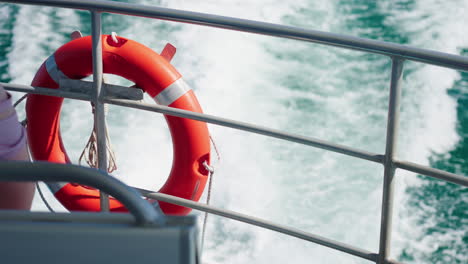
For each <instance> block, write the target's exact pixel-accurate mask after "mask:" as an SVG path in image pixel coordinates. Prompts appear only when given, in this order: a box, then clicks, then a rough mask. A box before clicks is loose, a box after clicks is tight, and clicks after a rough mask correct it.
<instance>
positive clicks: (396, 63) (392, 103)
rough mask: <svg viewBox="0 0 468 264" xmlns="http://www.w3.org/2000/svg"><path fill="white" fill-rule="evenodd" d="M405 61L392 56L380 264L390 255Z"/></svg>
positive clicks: (378, 260)
mask: <svg viewBox="0 0 468 264" xmlns="http://www.w3.org/2000/svg"><path fill="white" fill-rule="evenodd" d="M403 63H404V60H403V59H401V58H392V73H391V79H390V98H389V103H388V119H387V138H386V143H385V144H386V145H385V159H384V166H385V169H384V183H383V194H382V213H381V220H380V242H379V243H380V244H379V256H378V259H377V263H379V264H385V263H386V261H387V259H388V258H389V255H390V244H391V233H392V210H393V189H394V181H393V179H394V175H395V165H394V157H395V153H396V147H397V137H398V123H399V112H400V98H401V81H402V76H403Z"/></svg>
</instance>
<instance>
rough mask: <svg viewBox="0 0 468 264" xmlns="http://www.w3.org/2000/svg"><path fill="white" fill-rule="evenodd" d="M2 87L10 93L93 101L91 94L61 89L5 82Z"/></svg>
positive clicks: (0, 83)
mask: <svg viewBox="0 0 468 264" xmlns="http://www.w3.org/2000/svg"><path fill="white" fill-rule="evenodd" d="M0 85H1V86H3V87H4V88H5V89H6V90H8V91H15V92H22V93H30V94H41V95H49V96H55V97H63V98H70V99H76V100H82V101H91V100H93V99H92V97H91V95H90V94H85V93H76V92H69V91H63V90H60V89H51V88H43V87H35V86H31V85H23V84H12V83H3V82H0Z"/></svg>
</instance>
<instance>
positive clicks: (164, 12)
mask: <svg viewBox="0 0 468 264" xmlns="http://www.w3.org/2000/svg"><path fill="white" fill-rule="evenodd" d="M1 1H3V2H10V3H16V4H32V5H49V6H56V7H67V8H75V9H90V10H95V11H100V12H110V13H117V14H127V15H134V16H142V17H151V18H158V19H164V20H169V21H177V22H183V23H191V24H197V25H204V26H211V27H217V28H224V29H230V30H238V31H245V32H251V33H257V34H262V35H269V36H276V37H281V38H289V39H296V40H303V41H309V42H315V43H321V44H326V45H330V46H337V47H342V48H347V49H354V50H360V51H366V52H371V53H377V54H383V55H388V56H397V57H401V58H405V59H409V60H414V61H419V62H424V63H428V64H434V65H439V66H443V67H448V68H454V69H458V70H462V71H468V58H467V57H464V56H458V55H454V54H449V53H443V52H438V51H433V50H427V49H420V48H414V47H410V46H405V45H401V44H396V43H389V42H384V41H378V40H371V39H365V38H358V37H353V36H347V35H342V34H336V33H330V32H322V31H317V30H310V29H302V28H297V27H291V26H283V25H278V24H273V23H265V22H259V21H253V20H246V19H239V18H232V17H225V16H217V15H211V14H204V13H198V12H189V11H183V10H176V9H169V8H162V7H155V6H147V5H136V4H130V3H119V2H112V1H100V0H74V1H65V0H1Z"/></svg>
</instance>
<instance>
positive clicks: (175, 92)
mask: <svg viewBox="0 0 468 264" xmlns="http://www.w3.org/2000/svg"><path fill="white" fill-rule="evenodd" d="M190 90H191V89H190V86H189V85H188V84H187V83H186V82H185V81H184V80H183V79H182V78H179V79H177V80H176V81H175V82H173V83H172V84H171V85H169V86H168V87H166V88H164V90H162V91H161V92H160V93H159V94H157V95H156V96H155V97H154V98H153V99H154V100H155V101H156V103H158V104H160V105H165V106H168V105H171V104H172V103H173V102H175V101H176V100H177V99H179V98H180V97H181V96H183V95H184V94H186V93H188V92H189V91H190Z"/></svg>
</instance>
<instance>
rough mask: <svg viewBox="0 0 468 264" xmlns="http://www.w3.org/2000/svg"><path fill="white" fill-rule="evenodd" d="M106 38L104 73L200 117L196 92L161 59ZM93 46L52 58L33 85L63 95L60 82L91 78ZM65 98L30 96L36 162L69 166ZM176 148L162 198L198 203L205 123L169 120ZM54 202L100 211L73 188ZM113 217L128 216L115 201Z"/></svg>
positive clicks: (78, 44)
mask: <svg viewBox="0 0 468 264" xmlns="http://www.w3.org/2000/svg"><path fill="white" fill-rule="evenodd" d="M117 40H118V41H117V42H115V41H114V40H113V39H112V37H111V36H110V35H103V36H102V43H103V44H102V48H103V55H102V59H103V70H104V73H110V74H115V75H119V76H121V77H123V78H126V79H128V80H130V81H132V82H135V84H136V85H137V87H141V88H142V89H143V90H144V91H145V92H146V93H148V94H149V95H150V96H151V97H153V98H154V99H155V101H156V102H157V103H159V104H162V105H167V106H170V107H175V108H179V109H184V110H189V111H193V112H199V113H201V112H202V110H201V107H200V104H199V103H198V100H197V98H196V97H195V95H194V93H193V91H192V90H191V89H190V88H189V87H188V85H187V84H186V83H185V82H184V81H183V79H182V76H181V75H180V73H179V72H177V70H176V69H175V68H174V67H173V66H172V65H171V64H170V63H169V62H168V61H167V60H166V59H165V58H163V57H162V56H161V55H159V54H158V53H156V52H154V51H153V50H151V49H150V48H148V47H146V46H144V45H142V44H140V43H138V42H136V41H133V40H130V39H126V38H122V37H117ZM91 44H92V40H91V37H90V36H88V37H82V38H78V39H75V40H73V41H71V42H68V43H66V44H65V45H63V46H62V47H60V48H59V49H58V50H57V51H56V52H55V53H54V54H53V55H51V56H50V57H49V58H48V59H47V60H46V61H45V62H44V63H43V64H42V65H41V67H40V69H39V71H38V72H37V73H36V75H35V77H34V79H33V81H32V85H33V86H39V87H48V88H52V89H58V88H59V85H58V79H59V78H71V79H82V78H84V77H86V76H89V75H91V74H92V46H91ZM62 102H63V98H59V97H52V96H44V95H29V96H28V101H27V105H26V114H27V118H28V126H27V133H28V143H29V147H30V149H31V154H32V156H33V158H34V159H35V160H42V161H49V162H55V163H70V159H69V158H68V155H67V153H66V151H65V148H64V146H63V142H62V139H61V136H60V109H61V106H62ZM165 118H166V121H167V123H168V126H169V129H170V132H171V135H172V143H173V153H174V158H173V164H172V170H171V172H170V175H169V177H168V179H167V181H166V183H165V184H164V185H163V187H162V188H161V189H160V190H159V191H160V192H162V193H166V194H170V195H175V196H178V197H181V198H185V199H191V200H194V201H198V200H199V199H200V196H201V195H202V192H203V189H204V187H205V184H206V180H207V178H208V177H207V176H208V173H209V172H208V171H207V169H206V168H205V167H204V166H203V163H204V162H206V163H207V164H210V140H209V133H208V128H207V125H206V123H204V122H200V121H196V120H191V119H186V118H180V117H174V116H167V115H165ZM49 187H51V189H53V191H54V193H55V197H56V198H57V199H58V200H59V201H60V202H61V203H62V204H63V205H64V206H65V208H67V209H69V210H73V211H99V210H100V203H99V193H98V191H97V190H95V189H90V188H87V187H86V186H81V185H77V184H72V183H55V184H50V185H49ZM160 206H161V209H162V210H163V212H165V213H166V214H171V215H185V214H188V213H189V212H190V210H191V209H189V208H186V207H181V206H177V205H173V204H169V203H164V202H160ZM110 209H111V211H126V209H125V208H124V206H123V205H122V204H121V203H120V202H118V201H116V200H115V199H111V200H110Z"/></svg>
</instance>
